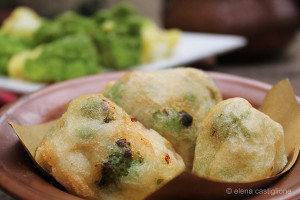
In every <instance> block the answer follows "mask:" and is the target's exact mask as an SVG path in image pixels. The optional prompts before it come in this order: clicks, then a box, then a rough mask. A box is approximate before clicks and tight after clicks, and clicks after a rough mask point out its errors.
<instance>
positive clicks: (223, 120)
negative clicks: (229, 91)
mask: <svg viewBox="0 0 300 200" xmlns="http://www.w3.org/2000/svg"><path fill="white" fill-rule="evenodd" d="M249 115H250V113H249V112H245V113H242V114H240V115H236V114H234V113H230V114H229V115H224V114H223V113H221V114H219V115H218V117H216V118H215V119H214V120H213V122H212V125H211V130H212V132H211V135H212V136H215V135H217V136H221V137H223V138H228V137H232V136H235V135H237V134H239V133H242V134H243V136H244V137H246V138H251V134H252V133H251V132H249V130H248V129H247V128H246V127H245V126H244V125H243V120H246V119H247V118H248V117H249Z"/></svg>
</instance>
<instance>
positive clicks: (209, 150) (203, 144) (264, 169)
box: [193, 98, 287, 182]
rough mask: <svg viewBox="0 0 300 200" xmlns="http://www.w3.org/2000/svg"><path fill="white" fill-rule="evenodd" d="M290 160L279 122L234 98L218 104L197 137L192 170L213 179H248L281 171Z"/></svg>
mask: <svg viewBox="0 0 300 200" xmlns="http://www.w3.org/2000/svg"><path fill="white" fill-rule="evenodd" d="M286 162H287V158H286V154H285V148H284V134H283V129H282V127H281V125H280V124H278V123H276V122H274V121H273V120H272V119H271V118H270V117H268V116H267V115H265V114H263V113H261V112H260V111H258V110H256V109H255V108H253V107H252V106H251V104H250V103H248V102H247V100H245V99H242V98H232V99H228V100H225V101H223V102H221V103H219V104H217V105H216V106H215V107H214V108H213V109H212V110H211V111H210V112H209V114H208V115H207V118H206V119H205V120H204V122H203V132H202V133H201V134H200V135H199V137H198V138H197V143H196V150H195V159H194V165H193V172H194V173H195V174H198V175H200V176H204V177H207V178H211V179H216V180H223V181H234V182H249V181H255V180H259V179H263V178H267V177H270V176H272V175H274V174H277V173H279V172H280V171H281V170H282V169H283V167H284V166H285V164H286Z"/></svg>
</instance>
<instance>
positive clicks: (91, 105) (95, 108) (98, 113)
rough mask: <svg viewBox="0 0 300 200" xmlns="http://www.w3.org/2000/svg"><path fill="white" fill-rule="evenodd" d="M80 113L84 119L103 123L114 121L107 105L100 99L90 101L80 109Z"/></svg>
mask: <svg viewBox="0 0 300 200" xmlns="http://www.w3.org/2000/svg"><path fill="white" fill-rule="evenodd" d="M80 112H81V115H82V116H84V117H87V118H91V119H97V120H103V123H109V122H110V121H112V120H114V116H113V113H112V112H111V110H110V106H109V104H108V103H107V102H106V101H105V100H102V99H92V100H91V101H89V102H88V103H86V104H84V105H83V106H82V107H81V108H80Z"/></svg>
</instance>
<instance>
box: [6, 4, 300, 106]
mask: <svg viewBox="0 0 300 200" xmlns="http://www.w3.org/2000/svg"><path fill="white" fill-rule="evenodd" d="M119 2H124V1H121V0H64V1H61V0H9V1H0V23H2V22H3V21H4V20H5V19H6V18H7V17H8V16H9V15H10V13H11V12H12V11H13V10H14V9H15V8H16V7H18V6H28V7H30V8H32V9H33V10H34V11H36V12H37V13H38V14H39V15H41V16H42V17H46V18H54V17H55V16H57V15H58V14H60V13H62V12H64V11H66V10H72V11H75V12H77V13H79V14H82V15H85V16H93V15H94V14H95V13H96V12H97V11H98V10H100V9H106V8H111V7H113V6H114V5H116V4H117V3H119ZM125 2H129V3H130V4H132V5H134V7H135V8H136V9H137V11H138V13H139V14H140V15H142V16H146V17H148V18H150V19H151V20H153V21H154V22H155V23H156V24H158V25H159V26H161V27H163V28H179V29H180V30H182V31H191V32H200V33H221V34H233V35H240V36H244V37H245V38H247V41H248V43H247V45H246V46H245V47H243V48H241V49H238V50H235V51H231V52H227V53H225V54H222V55H215V56H210V57H208V58H205V59H201V60H199V61H197V62H193V63H188V65H190V66H193V67H198V68H203V69H205V70H213V71H219V72H225V73H231V74H236V75H241V76H245V77H249V78H254V79H257V80H260V81H264V82H267V83H270V84H274V83H276V82H278V81H280V80H282V79H284V78H289V79H290V80H291V82H292V84H293V86H294V89H295V91H296V93H297V94H298V95H300V57H299V53H300V34H299V27H300V21H299V8H300V0H275V1H274V0H238V1H237V0H214V1H211V0H184V1H182V0H151V1H146V0H127V1H125ZM5 98H6V99H5ZM5 98H4V100H3V97H2V104H4V103H6V102H7V101H10V100H11V99H15V97H14V96H5ZM3 101H4V102H3Z"/></svg>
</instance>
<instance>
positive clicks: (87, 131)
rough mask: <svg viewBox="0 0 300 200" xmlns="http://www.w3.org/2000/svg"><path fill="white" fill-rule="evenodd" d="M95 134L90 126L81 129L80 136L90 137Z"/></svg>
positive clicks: (82, 137)
mask: <svg viewBox="0 0 300 200" xmlns="http://www.w3.org/2000/svg"><path fill="white" fill-rule="evenodd" d="M93 134H94V132H93V131H92V130H91V129H89V128H83V129H80V130H79V137H80V138H81V139H88V138H90V137H91V136H92V135H93Z"/></svg>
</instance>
